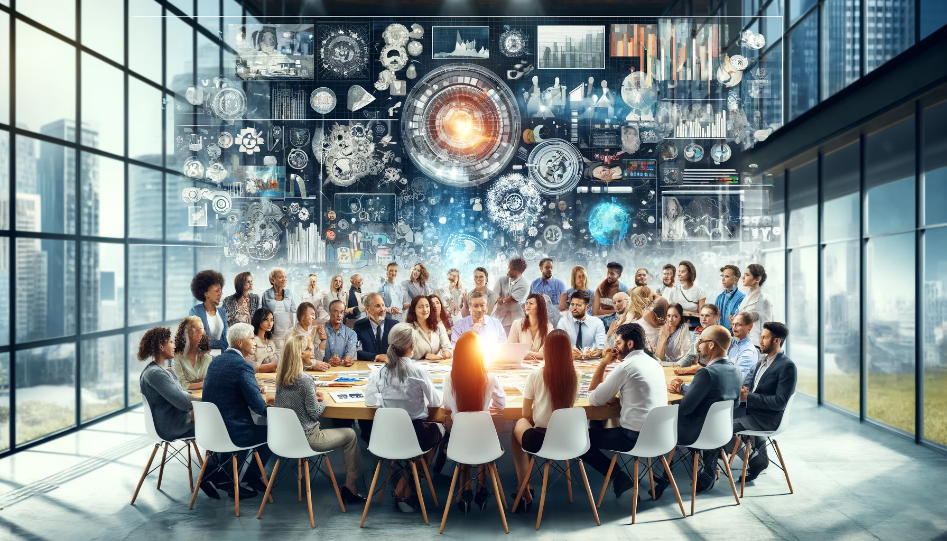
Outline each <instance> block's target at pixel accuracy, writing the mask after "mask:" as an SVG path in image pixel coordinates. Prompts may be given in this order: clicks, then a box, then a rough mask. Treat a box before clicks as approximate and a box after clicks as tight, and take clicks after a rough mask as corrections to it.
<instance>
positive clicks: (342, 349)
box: [315, 300, 358, 366]
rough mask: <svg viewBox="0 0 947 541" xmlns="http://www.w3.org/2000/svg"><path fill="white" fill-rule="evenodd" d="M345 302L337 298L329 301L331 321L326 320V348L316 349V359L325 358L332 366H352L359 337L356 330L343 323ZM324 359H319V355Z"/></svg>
mask: <svg viewBox="0 0 947 541" xmlns="http://www.w3.org/2000/svg"><path fill="white" fill-rule="evenodd" d="M344 317H345V303H344V302H342V301H339V300H335V301H332V302H330V303H329V321H327V322H326V349H325V350H320V349H318V348H317V349H316V352H315V353H316V355H315V357H316V360H322V359H325V361H326V362H327V363H329V365H330V366H339V365H340V364H341V365H343V366H352V365H353V364H355V351H356V347H355V345H356V343H357V342H358V338H357V337H356V336H355V331H353V330H352V329H350V328H348V327H346V326H345V325H343V324H342V319H343V318H344ZM320 356H321V357H322V359H319V357H320Z"/></svg>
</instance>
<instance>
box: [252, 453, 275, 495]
mask: <svg viewBox="0 0 947 541" xmlns="http://www.w3.org/2000/svg"><path fill="white" fill-rule="evenodd" d="M253 456H254V457H256V465H257V466H259V468H260V474H262V476H263V482H264V483H266V484H270V480H269V479H268V478H267V477H266V469H265V468H264V467H263V461H262V460H260V453H258V452H256V451H253ZM270 503H273V496H272V495H271V496H270Z"/></svg>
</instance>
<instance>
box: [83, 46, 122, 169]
mask: <svg viewBox="0 0 947 541" xmlns="http://www.w3.org/2000/svg"><path fill="white" fill-rule="evenodd" d="M123 83H124V78H123V75H122V72H121V71H120V70H118V69H116V68H113V67H112V66H110V65H108V64H106V63H105V62H102V61H101V60H99V59H98V58H96V57H94V56H92V55H90V54H88V53H82V123H83V124H84V125H85V124H88V126H87V127H86V130H85V131H84V133H83V139H84V140H83V141H82V144H84V145H86V146H90V147H93V148H98V149H102V150H104V151H105V152H111V153H112V154H118V155H119V156H123V155H124V154H125V85H124V84H123Z"/></svg>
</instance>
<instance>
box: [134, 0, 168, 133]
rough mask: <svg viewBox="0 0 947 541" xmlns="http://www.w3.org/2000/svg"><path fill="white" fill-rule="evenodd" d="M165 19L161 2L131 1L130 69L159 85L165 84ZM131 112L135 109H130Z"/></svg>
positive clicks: (150, 0) (148, 0) (147, 0)
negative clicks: (163, 59)
mask: <svg viewBox="0 0 947 541" xmlns="http://www.w3.org/2000/svg"><path fill="white" fill-rule="evenodd" d="M161 20H162V19H161V5H159V4H158V3H157V2H154V1H152V0H129V2H128V67H129V68H130V69H131V70H132V71H134V72H135V73H138V74H139V75H142V76H143V77H146V78H148V79H151V80H152V81H154V82H156V83H158V84H161ZM129 110H131V111H134V110H135V109H134V108H133V107H129ZM132 125H133V126H134V125H135V124H134V122H133V123H132Z"/></svg>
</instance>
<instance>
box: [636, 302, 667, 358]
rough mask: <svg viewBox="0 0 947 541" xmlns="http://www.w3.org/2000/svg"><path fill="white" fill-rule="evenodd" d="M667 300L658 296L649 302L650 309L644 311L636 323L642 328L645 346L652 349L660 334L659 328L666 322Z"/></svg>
mask: <svg viewBox="0 0 947 541" xmlns="http://www.w3.org/2000/svg"><path fill="white" fill-rule="evenodd" d="M667 314H668V300H667V299H665V298H664V297H658V298H657V299H655V301H654V302H653V303H651V309H650V310H648V311H647V312H645V314H644V316H642V317H641V319H639V320H638V321H635V322H634V323H637V324H638V325H641V328H642V329H643V330H644V335H645V340H647V342H648V343H647V344H646V345H645V348H646V349H648V350H651V351H654V348H655V346H657V343H658V335H660V334H661V328H662V327H663V326H664V325H665V324H666V323H667Z"/></svg>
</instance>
